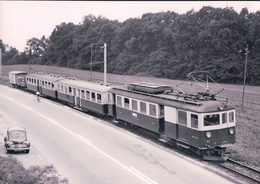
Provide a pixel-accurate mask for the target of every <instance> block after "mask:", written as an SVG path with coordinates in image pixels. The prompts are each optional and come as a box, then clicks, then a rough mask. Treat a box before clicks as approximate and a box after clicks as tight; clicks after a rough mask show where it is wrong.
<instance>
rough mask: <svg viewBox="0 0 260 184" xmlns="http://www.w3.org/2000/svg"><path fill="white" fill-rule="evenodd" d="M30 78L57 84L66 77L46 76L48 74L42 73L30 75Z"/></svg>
mask: <svg viewBox="0 0 260 184" xmlns="http://www.w3.org/2000/svg"><path fill="white" fill-rule="evenodd" d="M28 77H32V78H35V79H40V80H46V81H50V82H55V81H58V80H61V79H64V77H61V76H59V75H54V74H46V73H41V72H37V73H32V74H29V75H28Z"/></svg>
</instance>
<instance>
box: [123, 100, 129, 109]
mask: <svg viewBox="0 0 260 184" xmlns="http://www.w3.org/2000/svg"><path fill="white" fill-rule="evenodd" d="M124 107H125V108H126V109H129V108H130V102H129V98H124Z"/></svg>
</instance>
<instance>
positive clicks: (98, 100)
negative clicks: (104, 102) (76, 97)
mask: <svg viewBox="0 0 260 184" xmlns="http://www.w3.org/2000/svg"><path fill="white" fill-rule="evenodd" d="M97 102H98V103H101V94H99V93H97Z"/></svg>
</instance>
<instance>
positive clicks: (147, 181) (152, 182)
mask: <svg viewBox="0 0 260 184" xmlns="http://www.w3.org/2000/svg"><path fill="white" fill-rule="evenodd" d="M0 95H1V94H0ZM1 96H2V97H3V98H6V99H9V100H10V101H13V102H15V103H17V104H18V105H20V106H22V107H25V108H27V109H29V110H31V111H33V112H34V113H36V114H38V115H39V116H41V117H42V118H44V119H46V120H48V121H50V122H51V123H53V124H55V125H56V126H58V127H60V128H62V129H63V130H65V131H66V132H68V133H70V134H71V135H73V136H74V137H76V138H78V139H80V140H81V141H83V142H85V143H86V144H88V145H89V146H90V147H92V148H94V149H95V150H97V151H98V152H100V153H102V154H103V155H104V156H106V157H107V158H109V159H110V160H112V161H113V162H115V163H116V164H118V165H119V166H121V167H122V168H124V169H126V170H127V171H129V172H131V173H132V174H134V175H135V176H137V177H138V178H139V179H141V180H143V181H145V182H146V183H148V184H157V183H156V182H154V181H153V180H151V179H149V178H148V177H147V176H145V175H144V174H142V173H140V172H139V171H137V170H135V169H134V168H132V167H131V168H128V167H127V166H126V165H124V164H123V163H121V162H119V161H118V160H116V159H114V158H113V157H111V156H110V155H108V154H107V153H105V152H104V151H103V150H101V149H99V148H98V147H96V146H94V145H93V144H92V141H89V140H88V139H87V138H85V137H83V136H81V135H79V134H78V135H77V134H75V133H74V132H72V131H71V130H69V129H67V128H65V127H63V126H61V125H60V124H59V123H58V122H57V121H55V120H53V119H50V118H48V117H46V116H44V115H42V114H40V113H39V112H37V111H35V110H34V109H32V108H31V107H28V106H26V105H24V104H21V103H19V102H17V101H15V100H14V99H12V98H10V97H6V96H3V95H1ZM133 169H134V170H133ZM146 178H148V179H149V180H147V179H146ZM150 180H151V181H150Z"/></svg>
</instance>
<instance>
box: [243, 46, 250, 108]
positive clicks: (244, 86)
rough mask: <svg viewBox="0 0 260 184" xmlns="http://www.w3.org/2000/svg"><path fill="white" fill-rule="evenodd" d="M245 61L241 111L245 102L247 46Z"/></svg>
mask: <svg viewBox="0 0 260 184" xmlns="http://www.w3.org/2000/svg"><path fill="white" fill-rule="evenodd" d="M245 50H246V53H245V55H246V61H245V70H244V85H243V95H242V110H243V109H244V101H245V88H246V75H247V73H246V72H247V54H248V52H249V51H248V45H246V49H245Z"/></svg>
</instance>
